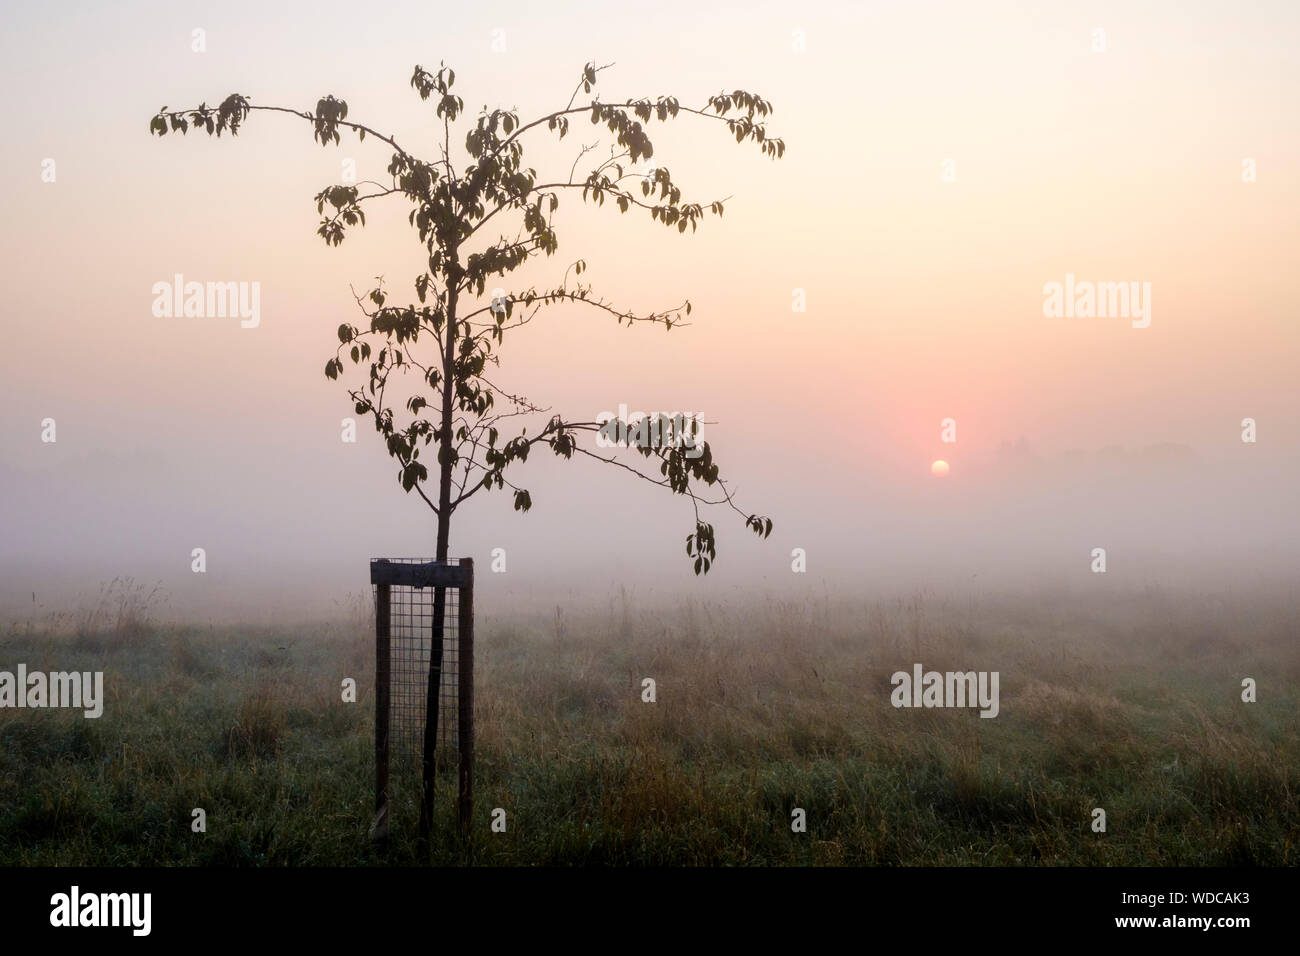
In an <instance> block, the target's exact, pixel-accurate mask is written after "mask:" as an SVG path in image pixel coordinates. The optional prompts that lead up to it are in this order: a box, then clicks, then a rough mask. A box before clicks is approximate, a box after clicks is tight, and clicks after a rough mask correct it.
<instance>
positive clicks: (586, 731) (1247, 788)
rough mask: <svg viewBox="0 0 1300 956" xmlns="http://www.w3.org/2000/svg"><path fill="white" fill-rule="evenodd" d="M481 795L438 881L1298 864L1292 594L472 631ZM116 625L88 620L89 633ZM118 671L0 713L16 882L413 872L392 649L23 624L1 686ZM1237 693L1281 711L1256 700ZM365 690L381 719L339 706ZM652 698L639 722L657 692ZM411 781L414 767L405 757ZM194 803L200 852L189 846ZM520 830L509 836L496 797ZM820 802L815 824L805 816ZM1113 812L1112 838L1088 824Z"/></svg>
mask: <svg viewBox="0 0 1300 956" xmlns="http://www.w3.org/2000/svg"><path fill="white" fill-rule="evenodd" d="M479 619H480V625H479V652H478V657H477V667H478V690H477V730H478V761H477V766H476V789H477V797H478V800H477V804H476V808H475V819H474V823H473V827H472V833H471V835H470V837H469V838H468V839H464V838H462V837H461V836H460V835H458V833H457V831H456V828H455V826H454V818H455V805H454V790H455V780H454V773H447V774H445V775H444V777H443V778H442V783H441V785H440V798H439V820H438V837H437V839H436V840H435V845H434V847H433V856H432V861H433V862H435V863H440V864H466V863H474V864H498V865H537V864H559V865H660V864H668V865H767V864H779V865H791V864H793V865H804V864H815V865H833V864H877V865H929V864H938V865H990V864H992V865H1088V866H1092V865H1159V866H1163V865H1184V866H1203V865H1206V866H1208V865H1223V864H1229V865H1237V864H1272V865H1277V864H1281V865H1291V864H1295V863H1296V862H1297V851H1296V843H1297V837H1298V836H1300V807H1298V806H1297V799H1296V798H1297V794H1298V793H1300V732H1298V731H1300V726H1298V724H1300V719H1298V718H1300V708H1298V706H1297V697H1296V688H1297V687H1298V686H1300V647H1298V646H1297V642H1296V641H1295V632H1296V626H1295V625H1296V622H1297V620H1298V619H1300V616H1298V615H1297V610H1296V607H1295V604H1294V602H1293V601H1291V600H1290V599H1276V600H1272V601H1263V600H1246V599H1237V600H1235V601H1223V600H1216V599H1211V598H1208V597H1188V596H1180V597H1173V596H1170V595H1167V594H1145V595H1138V596H1130V597H1128V598H1120V597H1112V598H1110V599H1108V603H1107V604H1105V605H1104V606H1100V607H1099V606H1098V605H1097V603H1096V602H1092V603H1090V604H1087V605H1085V604H1084V603H1083V602H1082V601H1079V600H1069V599H1065V598H1061V599H1059V600H1052V601H1047V600H1044V601H1042V602H1041V603H1031V602H1026V601H1015V600H1011V599H1005V600H992V599H990V600H987V601H984V602H982V603H980V604H978V605H977V604H972V603H971V602H968V601H963V602H952V603H947V602H943V601H940V600H935V599H920V598H916V599H911V600H908V601H899V602H892V603H879V604H862V605H859V606H848V605H845V606H842V607H830V606H828V605H826V604H821V603H811V602H809V603H806V604H799V605H795V604H781V603H775V602H769V603H767V604H762V605H758V606H755V605H746V606H743V607H736V608H720V607H717V606H705V605H688V606H685V607H678V608H673V609H670V610H668V611H667V612H660V611H652V610H643V611H640V612H638V611H637V610H636V609H631V608H628V607H626V606H624V607H620V608H617V609H612V610H610V611H607V612H604V613H589V614H587V615H585V616H584V615H582V614H580V613H577V612H575V611H572V610H569V611H566V612H565V613H564V614H559V613H555V614H553V615H552V614H539V615H538V616H537V617H536V618H534V619H528V618H518V619H511V618H505V617H497V618H494V617H492V616H491V615H490V614H489V613H487V609H482V610H480V614H479ZM92 623H93V622H92ZM916 661H920V662H921V663H922V664H924V665H925V667H926V668H927V669H931V668H933V669H938V670H949V669H962V670H967V669H974V670H997V671H999V672H1000V673H1001V714H1000V715H999V716H998V717H997V718H996V719H992V720H986V719H980V718H979V717H978V716H977V715H976V713H975V712H974V711H952V710H896V709H894V708H893V707H891V706H890V705H889V691H890V689H891V687H890V684H889V675H890V674H891V673H892V672H893V671H895V670H900V669H902V670H909V669H910V667H911V665H912V663H913V662H916ZM19 662H22V663H26V664H27V665H28V667H29V669H46V670H69V669H80V670H103V671H104V672H105V696H106V698H107V699H106V703H105V710H104V716H103V717H102V718H100V719H98V720H86V719H84V718H83V717H82V716H81V715H80V714H79V713H76V714H72V713H68V712H56V711H30V710H4V711H0V863H4V864H6V865H15V864H58V865H68V864H80V865H148V864H164V865H167V864H180V865H276V866H279V865H318V864H343V865H382V864H388V863H403V864H404V863H413V862H416V861H417V852H416V848H415V840H414V830H415V825H414V824H415V812H414V807H413V801H412V798H413V795H414V792H415V787H414V781H413V780H412V779H411V778H410V777H409V775H403V774H402V773H400V772H399V773H398V774H397V784H398V789H397V800H396V806H395V808H394V817H393V840H392V842H391V844H390V846H389V848H388V850H387V851H386V852H382V853H381V852H379V851H376V850H375V849H374V848H373V847H372V846H371V845H370V843H369V841H368V840H367V838H366V829H367V826H368V824H369V822H370V815H371V810H372V805H373V799H374V798H373V699H372V697H371V696H370V693H371V681H372V668H373V636H372V634H371V633H370V632H369V631H368V628H367V624H366V623H365V622H364V621H363V620H359V619H355V620H352V621H351V622H347V623H344V622H336V623H334V624H330V625H313V626H304V627H302V628H298V629H292V630H287V631H286V630H264V631H259V630H247V629H237V628H226V629H212V628H208V629H199V628H186V627H155V626H151V625H150V624H149V623H148V621H147V619H146V618H144V617H142V616H140V615H138V614H133V615H129V616H127V617H126V618H125V619H123V618H121V617H119V619H118V621H117V622H116V623H108V624H105V623H103V622H100V623H98V624H95V625H94V626H89V625H87V624H86V622H83V624H82V625H81V626H77V627H71V628H67V629H64V628H59V627H53V628H48V629H47V628H37V627H32V626H27V625H24V626H17V625H15V626H11V627H10V628H9V630H8V631H7V632H5V633H4V635H3V638H0V668H4V669H10V670H12V669H13V668H14V667H15V666H16V665H17V664H18V663H19ZM1245 676H1250V677H1254V678H1255V679H1256V680H1257V681H1258V684H1259V702H1258V703H1255V704H1244V703H1242V702H1241V700H1240V682H1241V678H1242V677H1245ZM344 677H353V678H355V679H356V680H357V684H358V687H359V689H360V699H359V701H358V702H357V703H355V704H345V703H343V702H342V700H341V695H340V682H341V681H342V679H343V678H344ZM643 677H653V678H654V679H655V680H656V682H657V687H658V701H657V702H656V703H654V704H645V703H642V702H641V679H642V678H643ZM399 770H400V768H399ZM195 807H202V808H203V809H204V810H205V811H206V814H207V832H206V833H194V832H192V831H191V828H190V821H191V810H192V809H193V808H195ZM496 807H501V808H504V809H505V810H506V812H507V831H506V832H505V833H492V832H490V829H489V817H490V815H491V812H492V810H493V809H494V808H496ZM795 807H801V808H803V809H804V810H805V811H806V812H807V819H808V830H807V832H806V833H802V834H796V833H792V832H791V829H790V813H791V810H792V809H793V808H795ZM1094 807H1102V808H1104V809H1105V810H1106V814H1107V832H1106V833H1104V834H1098V833H1094V832H1092V830H1091V828H1090V822H1091V811H1092V809H1093V808H1094Z"/></svg>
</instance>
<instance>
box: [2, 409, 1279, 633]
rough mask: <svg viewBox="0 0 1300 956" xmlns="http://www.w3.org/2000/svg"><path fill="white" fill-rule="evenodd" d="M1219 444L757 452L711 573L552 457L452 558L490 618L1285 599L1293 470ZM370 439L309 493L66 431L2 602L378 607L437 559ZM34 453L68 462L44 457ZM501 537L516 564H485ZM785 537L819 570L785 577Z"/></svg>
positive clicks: (253, 609)
mask: <svg viewBox="0 0 1300 956" xmlns="http://www.w3.org/2000/svg"><path fill="white" fill-rule="evenodd" d="M936 426H937V423H936ZM714 430H715V431H716V432H718V433H721V434H722V435H724V436H725V435H726V433H727V431H728V429H726V427H725V425H718V426H715V429H714ZM936 432H937V428H936ZM1223 432H1224V436H1225V440H1224V441H1223V443H1222V448H1221V449H1206V448H1204V447H1202V448H1201V449H1199V450H1198V449H1197V448H1195V447H1193V446H1190V445H1182V444H1173V443H1165V444H1160V445H1154V446H1148V447H1146V448H1136V449H1134V448H1128V449H1125V448H1122V447H1112V448H1109V449H1100V450H1097V451H1082V450H1073V451H1070V450H1067V451H1065V452H1062V453H1057V454H1054V455H1053V454H1042V455H1040V454H1036V453H1035V452H1034V451H1033V450H1032V448H1033V446H1031V445H1029V444H1028V442H1027V441H1020V442H1019V443H1018V444H1013V443H1011V442H1008V443H1007V445H1006V446H1004V447H1001V448H997V449H994V451H993V452H992V453H990V454H987V455H986V456H985V457H986V460H985V461H978V460H977V461H975V462H972V463H970V464H969V465H968V464H967V462H966V460H965V459H964V457H963V456H961V455H960V454H951V455H949V457H950V458H951V459H953V462H954V472H953V474H952V475H950V476H949V477H948V478H947V479H943V480H942V481H940V480H936V479H932V478H930V477H929V476H928V475H924V474H921V475H920V476H919V477H913V476H909V478H908V480H907V481H899V480H895V481H893V482H889V481H886V480H883V479H882V478H881V476H879V474H872V473H870V472H866V473H863V474H861V475H854V474H849V473H846V472H844V471H841V472H839V473H836V471H835V468H836V465H835V462H834V458H835V456H836V453H837V451H838V452H842V449H840V448H838V447H837V446H827V445H818V444H817V443H815V442H801V441H798V440H795V441H789V440H783V441H780V442H773V443H771V444H770V445H768V444H765V443H762V442H755V443H754V445H753V447H751V448H749V449H745V451H748V453H749V455H748V458H749V460H748V461H746V460H743V456H734V455H733V456H728V457H729V458H736V459H737V460H736V464H735V465H734V470H735V472H736V473H737V474H739V475H741V476H742V489H743V492H744V494H745V496H746V497H747V498H748V499H750V500H753V501H755V502H756V503H761V504H762V505H763V506H764V508H765V509H766V511H767V513H769V514H771V515H772V517H773V519H774V521H775V530H774V532H773V534H772V537H771V538H770V539H768V540H767V541H759V540H757V539H755V538H754V537H753V535H752V534H751V533H749V532H748V531H746V530H745V529H744V528H741V527H739V522H731V521H727V520H721V521H720V522H719V557H718V561H717V564H716V565H715V567H714V569H713V570H712V571H711V572H710V573H709V574H708V575H707V576H705V577H703V578H697V577H695V576H694V575H693V574H692V573H691V568H690V565H689V562H688V561H687V559H686V557H685V556H684V554H683V549H682V545H681V542H682V541H683V540H684V537H685V534H686V532H688V531H689V530H690V528H691V524H690V520H691V519H690V510H689V508H688V507H684V506H683V505H682V504H681V503H680V502H677V501H672V500H666V499H665V498H664V497H663V496H662V495H659V494H657V493H656V490H655V489H653V488H646V489H644V490H642V489H640V488H636V487H634V486H631V487H629V485H630V483H629V482H627V481H625V480H623V476H619V475H614V476H607V475H602V474H601V473H600V470H599V469H597V468H594V467H591V466H589V464H588V463H585V462H573V463H563V462H549V461H546V460H541V461H539V462H537V463H536V466H535V468H536V471H537V472H538V473H540V475H541V479H540V480H538V481H535V482H533V483H532V484H531V487H532V489H533V494H534V499H535V501H536V504H535V506H534V508H533V510H532V511H530V512H529V513H528V514H527V515H524V516H522V517H521V516H519V515H518V514H516V513H515V512H513V511H512V510H511V509H510V507H509V504H508V500H507V499H505V498H504V497H502V496H498V497H496V498H495V499H494V498H492V497H483V498H480V499H479V500H478V501H476V502H474V504H473V507H470V508H467V509H466V510H465V511H463V512H462V514H461V524H460V525H459V527H458V528H457V531H456V533H455V536H454V538H453V552H454V553H456V554H458V555H463V556H467V557H473V558H475V559H476V561H477V562H478V564H479V567H480V575H479V577H480V601H481V602H482V610H483V611H484V612H486V613H491V612H492V611H494V610H496V609H498V607H499V608H500V609H509V610H521V611H522V610H528V609H529V608H532V609H534V610H536V611H537V612H538V613H542V614H548V613H550V612H551V610H552V609H553V605H555V604H565V605H572V606H576V607H586V606H590V605H595V606H599V605H601V604H603V603H604V602H605V601H606V600H607V599H608V597H609V596H610V595H611V594H612V593H614V592H615V591H617V590H618V589H620V588H623V589H627V590H629V591H630V592H632V593H633V594H635V595H638V596H640V597H644V598H647V599H649V598H651V597H654V598H656V599H659V600H665V601H672V602H679V601H682V600H696V601H709V600H729V599H739V598H744V599H755V598H759V597H761V596H762V595H765V594H770V595H774V596H776V597H780V598H790V597H795V598H797V597H801V596H812V597H817V598H819V599H820V598H822V597H825V596H830V597H833V598H851V597H854V596H864V597H886V596H890V595H899V594H901V595H906V594H910V593H913V592H916V591H920V590H927V591H930V592H933V593H938V594H955V595H961V594H994V593H999V592H1003V591H1007V592H1012V593H1032V592H1033V591H1035V590H1036V589H1039V588H1046V589H1049V590H1054V589H1065V590H1067V591H1071V592H1074V593H1076V594H1089V593H1096V594H1097V595H1098V599H1099V600H1104V595H1106V594H1107V593H1110V592H1112V591H1126V590H1127V591H1135V590H1141V589H1143V588H1147V587H1151V586H1156V587H1160V588H1164V589H1171V590H1174V591H1178V590H1188V591H1192V592H1197V591H1203V590H1207V589H1208V590H1224V591H1227V590H1235V591H1245V592H1252V591H1253V592H1260V593H1269V592H1271V591H1277V592H1278V593H1289V591H1290V589H1291V587H1292V586H1293V584H1294V581H1295V579H1296V575H1297V573H1298V572H1300V560H1298V553H1300V552H1298V550H1297V549H1298V546H1300V545H1298V543H1300V527H1297V522H1298V521H1300V518H1298V515H1300V509H1297V508H1296V507H1295V503H1296V499H1295V490H1294V489H1295V485H1294V482H1293V479H1292V478H1291V476H1292V475H1293V474H1294V473H1295V471H1294V468H1295V465H1296V462H1295V461H1294V460H1293V459H1289V458H1286V457H1284V456H1281V455H1278V454H1273V455H1269V454H1268V450H1267V448H1266V447H1264V446H1260V445H1253V446H1252V445H1244V444H1242V443H1241V442H1240V441H1239V440H1236V435H1237V430H1236V429H1234V427H1233V424H1232V423H1226V424H1225V427H1224V429H1223ZM368 438H370V436H364V438H363V440H362V442H360V443H359V445H360V447H356V448H353V447H351V446H345V447H347V448H348V454H349V455H350V456H351V459H350V461H349V464H350V465H351V468H350V469H349V470H347V471H343V470H341V469H337V468H333V467H331V466H330V464H329V463H330V461H331V456H337V455H338V453H337V452H334V451H333V450H332V449H325V450H321V451H318V452H317V455H318V458H319V466H318V472H317V473H318V477H315V478H313V479H312V481H311V482H309V483H308V484H307V485H306V486H303V485H299V484H296V483H293V482H290V481H284V482H281V481H279V480H277V476H276V467H277V464H276V463H277V461H280V462H281V466H282V467H284V468H286V469H290V468H292V469H301V468H303V467H304V464H303V462H302V460H301V459H295V460H294V461H292V462H287V461H284V460H283V459H278V458H277V457H276V456H275V455H274V454H268V455H267V456H266V459H263V460H261V461H259V460H258V459H256V458H253V457H247V458H246V460H245V461H244V462H243V464H244V465H245V466H246V467H247V471H241V470H240V466H239V464H238V463H237V462H236V461H233V460H231V458H229V457H225V458H217V457H215V456H213V457H211V458H206V459H205V458H202V457H198V456H197V455H196V456H195V457H193V458H180V457H172V456H169V455H168V454H167V453H166V452H165V451H162V450H160V451H158V452H153V453H151V452H150V451H148V450H147V449H143V448H142V449H141V450H140V452H139V454H137V455H132V456H126V455H122V454H115V453H113V452H111V451H108V450H105V451H103V452H102V453H101V454H99V455H85V456H81V455H78V454H76V453H75V451H74V450H73V449H72V448H69V447H66V446H65V444H64V442H66V443H67V444H68V445H71V444H72V439H64V441H63V442H61V443H60V445H59V446H58V447H56V448H42V447H39V446H38V447H37V448H36V449H35V452H34V453H31V454H29V455H27V456H26V457H27V461H28V462H29V464H28V465H27V467H17V466H15V465H14V464H12V463H6V464H5V466H4V474H3V484H4V487H5V489H6V495H5V498H4V501H3V504H0V515H2V519H0V520H2V521H3V525H4V527H5V529H6V535H5V548H4V555H3V559H0V580H2V581H3V590H2V592H0V596H2V598H3V602H2V604H0V608H2V609H3V612H4V616H5V617H6V618H8V619H18V620H24V619H30V618H35V619H40V618H42V617H43V616H45V615H47V614H48V613H50V612H55V611H75V610H77V609H81V608H85V607H88V606H91V605H93V604H94V603H95V602H96V600H97V598H98V592H99V589H100V587H101V585H103V584H106V583H107V582H109V581H111V580H112V579H114V578H118V577H130V578H133V579H134V580H135V581H137V582H139V583H141V584H147V585H149V588H150V589H151V590H152V589H153V588H154V587H155V586H157V587H158V591H157V594H156V596H155V601H154V607H155V613H157V614H158V615H159V616H161V617H162V618H164V619H172V620H179V621H184V620H193V619H204V620H214V621H221V622H224V623H231V622H234V621H241V620H242V621H258V620H265V619H278V620H282V621H292V620H295V619H303V618H317V617H327V616H329V615H331V614H333V613H334V612H335V611H336V610H337V609H338V608H339V607H341V606H346V605H347V604H348V603H349V602H350V601H352V600H353V599H355V598H357V597H358V596H361V595H364V594H368V592H369V577H368V575H369V571H368V562H369V560H370V559H371V558H372V557H384V556H394V557H397V556H423V557H428V556H430V555H431V553H432V529H433V525H432V521H431V520H430V518H429V516H428V514H427V509H426V508H425V507H424V505H423V503H422V502H419V501H418V500H417V499H416V498H414V496H410V497H408V496H404V495H403V494H402V493H401V491H400V489H399V488H397V485H396V482H395V481H394V480H393V478H392V476H391V471H392V469H391V468H389V467H387V465H386V462H384V461H383V460H382V459H383V453H382V449H380V448H378V447H374V444H375V443H374V442H373V441H370V442H367V441H366V440H365V439H368ZM720 441H721V444H722V445H723V447H724V448H727V447H729V446H734V445H735V444H736V442H735V441H734V440H733V441H731V442H728V441H726V440H725V437H724V438H723V439H721V440H720ZM1234 444H1235V447H1234ZM962 447H963V446H962V445H961V443H960V441H959V443H958V444H957V445H956V448H955V450H956V451H960V450H961V449H962ZM736 450H737V451H740V449H736ZM795 451H798V454H794V452H795ZM1215 451H1217V452H1218V453H1217V455H1215V454H1213V452H1215ZM244 454H245V455H247V453H244ZM42 455H44V457H46V458H47V459H55V460H56V461H47V462H46V463H44V464H43V465H41V464H40V459H41V456H42ZM530 464H531V463H530ZM925 464H927V463H926V462H924V461H918V462H917V465H918V466H919V467H924V465H925ZM368 466H377V467H368ZM967 468H969V469H971V470H970V471H967ZM972 472H973V473H972ZM390 483H391V486H392V487H389V484H390ZM804 485H806V486H807V487H806V488H803V487H801V486H804ZM918 486H919V487H918ZM796 489H799V490H797V491H796ZM336 502H347V504H345V505H336V504H335V503H336ZM194 547H203V548H205V549H206V551H207V555H208V570H207V572H206V573H205V574H194V573H193V572H192V571H191V569H190V563H191V562H190V552H191V549H192V548H194ZM1096 547H1104V548H1105V549H1106V551H1107V572H1106V575H1105V576H1102V575H1097V574H1094V573H1092V571H1091V562H1092V559H1091V552H1092V549H1093V548H1096ZM496 548H502V549H504V551H505V569H506V570H505V572H504V573H491V566H492V563H493V555H492V552H493V549H496ZM795 548H803V549H804V550H805V552H806V554H807V571H806V573H801V574H795V573H793V572H792V570H791V564H792V557H791V552H792V550H793V549H795ZM33 592H35V595H36V598H35V601H33V598H32V594H33Z"/></svg>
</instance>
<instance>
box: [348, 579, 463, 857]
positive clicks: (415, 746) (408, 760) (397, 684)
mask: <svg viewBox="0 0 1300 956" xmlns="http://www.w3.org/2000/svg"><path fill="white" fill-rule="evenodd" d="M370 583H371V585H372V586H373V588H374V596H375V817H374V822H373V823H372V824H371V836H372V838H373V839H375V840H376V841H381V842H382V841H384V840H386V839H387V837H388V834H389V831H390V826H391V819H390V808H391V807H392V803H393V800H392V797H393V785H392V776H391V775H390V769H391V767H392V766H393V764H396V765H397V767H398V768H399V770H404V771H413V770H414V768H416V767H418V768H419V771H420V778H419V779H420V838H421V841H422V842H423V841H425V840H427V838H428V834H429V830H430V828H431V826H432V817H433V798H434V792H435V787H434V784H435V781H436V776H437V768H438V763H439V757H440V755H448V754H454V755H455V757H456V763H457V770H458V776H459V787H458V796H457V812H458V817H459V820H460V825H461V827H462V828H467V827H468V826H469V821H470V817H471V815H472V814H473V807H474V562H473V560H472V559H470V558H462V559H460V560H459V561H447V562H438V561H427V560H423V559H418V558H378V559H375V560H373V561H371V562H370ZM411 776H412V775H411V774H410V773H409V772H408V773H406V774H405V779H411Z"/></svg>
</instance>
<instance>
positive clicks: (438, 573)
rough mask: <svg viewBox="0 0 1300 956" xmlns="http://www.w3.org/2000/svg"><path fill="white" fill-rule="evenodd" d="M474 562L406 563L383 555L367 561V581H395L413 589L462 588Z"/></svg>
mask: <svg viewBox="0 0 1300 956" xmlns="http://www.w3.org/2000/svg"><path fill="white" fill-rule="evenodd" d="M473 581H474V563H473V562H472V561H467V562H466V563H465V564H441V563H439V562H437V561H429V562H426V563H424V564H407V563H403V562H401V561H387V560H385V559H383V558H379V559H377V560H374V561H371V562H370V583H371V584H390V585H392V584H395V585H402V586H405V587H413V588H436V587H442V588H462V587H468V586H472V584H473Z"/></svg>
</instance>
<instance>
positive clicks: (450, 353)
mask: <svg viewBox="0 0 1300 956" xmlns="http://www.w3.org/2000/svg"><path fill="white" fill-rule="evenodd" d="M452 256H453V261H454V256H455V250H454V249H453V250H452ZM456 300H457V293H456V286H455V282H453V283H452V284H451V286H450V288H449V289H448V291H447V323H446V326H445V328H446V340H445V342H444V347H443V355H442V420H441V428H440V431H439V440H438V543H437V551H436V553H435V555H434V560H435V561H439V562H446V560H447V553H448V542H449V539H450V536H451V449H452V434H451V429H452V395H453V394H454V391H455V381H454V376H453V372H454V369H455V358H456ZM446 620H447V589H446V588H434V591H433V633H432V634H431V635H430V648H429V686H428V690H427V692H426V694H425V701H424V760H423V762H422V766H421V775H420V776H421V784H420V844H419V845H420V852H421V856H422V857H423V858H426V859H427V857H428V852H429V838H430V834H431V833H432V830H433V797H434V782H435V780H436V778H437V751H438V710H439V705H440V703H441V696H442V639H443V633H444V631H445V625H446Z"/></svg>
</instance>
